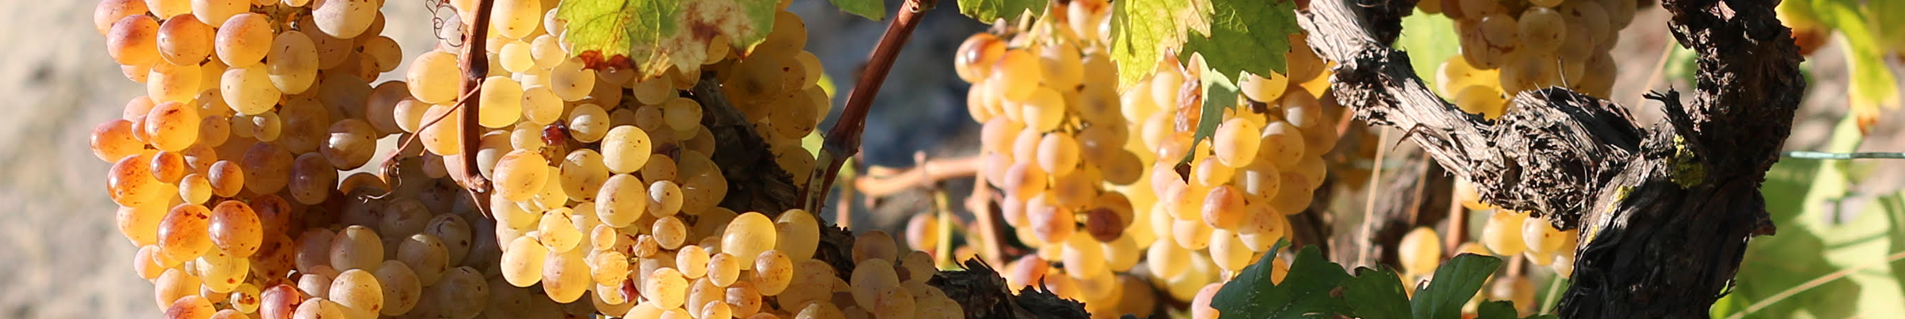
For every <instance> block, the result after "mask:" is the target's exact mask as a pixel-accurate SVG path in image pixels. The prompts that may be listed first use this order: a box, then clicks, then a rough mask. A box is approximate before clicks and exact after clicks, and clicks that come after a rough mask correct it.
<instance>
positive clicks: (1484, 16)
mask: <svg viewBox="0 0 1905 319" xmlns="http://www.w3.org/2000/svg"><path fill="white" fill-rule="evenodd" d="M1416 5H1417V8H1418V9H1421V10H1422V11H1424V12H1428V13H1440V14H1442V15H1444V16H1447V17H1449V18H1450V19H1454V20H1455V27H1456V31H1457V32H1456V34H1457V37H1458V38H1460V43H1461V54H1460V55H1459V56H1455V57H1450V58H1449V59H1448V60H1447V61H1443V62H1442V64H1441V66H1440V67H1439V68H1438V70H1437V76H1436V78H1437V88H1436V89H1437V91H1438V92H1439V93H1441V94H1442V96H1445V97H1449V98H1450V99H1451V100H1453V101H1455V105H1456V106H1457V107H1459V108H1461V109H1462V110H1463V111H1466V112H1469V113H1477V114H1482V115H1483V116H1484V117H1487V118H1495V117H1498V116H1501V114H1502V113H1504V112H1505V109H1506V107H1507V104H1508V100H1511V99H1512V98H1513V97H1514V95H1515V94H1517V93H1520V92H1521V91H1527V90H1533V89H1539V88H1546V87H1564V88H1568V89H1573V90H1575V91H1578V92H1581V93H1584V94H1587V95H1591V96H1597V97H1603V98H1605V97H1608V96H1609V95H1610V94H1612V90H1613V86H1614V77H1615V76H1616V75H1617V73H1618V72H1617V71H1618V70H1617V66H1616V65H1615V63H1614V60H1613V57H1612V56H1611V55H1610V54H1609V51H1610V50H1612V49H1613V48H1614V45H1615V44H1617V43H1619V42H1620V40H1621V37H1620V30H1621V28H1625V27H1626V26H1627V24H1628V23H1631V22H1633V20H1634V12H1635V11H1636V10H1638V8H1639V6H1640V4H1638V3H1636V1H1635V0H1512V1H1496V0H1432V1H1423V2H1420V3H1417V4H1416Z"/></svg>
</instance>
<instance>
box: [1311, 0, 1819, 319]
mask: <svg viewBox="0 0 1905 319" xmlns="http://www.w3.org/2000/svg"><path fill="white" fill-rule="evenodd" d="M1661 4H1662V6H1663V7H1665V8H1666V9H1667V10H1668V11H1669V12H1671V13H1672V14H1673V20H1672V22H1671V25H1670V27H1671V29H1672V31H1673V34H1674V36H1675V37H1676V38H1677V39H1678V40H1679V42H1680V43H1681V44H1682V45H1686V46H1689V47H1691V48H1693V50H1694V51H1695V52H1696V53H1698V54H1699V73H1698V76H1697V80H1698V85H1697V87H1696V92H1695V94H1696V95H1695V96H1694V99H1693V103H1692V105H1690V106H1682V105H1681V104H1680V102H1679V98H1678V93H1675V92H1667V93H1664V94H1652V95H1649V98H1650V99H1652V100H1655V101H1658V102H1660V103H1661V104H1662V107H1663V108H1664V109H1665V110H1666V113H1667V115H1668V116H1667V120H1666V122H1664V123H1658V124H1654V125H1651V126H1642V125H1640V124H1638V123H1635V122H1634V120H1633V118H1632V117H1631V116H1629V115H1628V114H1627V111H1626V109H1624V108H1623V107H1621V106H1620V105H1616V104H1614V103H1613V102H1609V101H1606V100H1601V99H1597V98H1593V97H1589V96H1586V95H1581V94H1578V93H1575V92H1572V91H1568V90H1564V89H1557V88H1550V89H1542V90H1537V91H1529V92H1523V93H1521V94H1520V95H1518V96H1516V97H1515V100H1514V104H1515V107H1514V110H1512V111H1511V112H1509V113H1508V114H1506V115H1505V116H1503V117H1502V118H1500V119H1497V120H1485V119H1482V118H1481V117H1480V116H1478V115H1470V114H1466V113H1463V112H1462V111H1460V110H1458V109H1456V108H1455V107H1453V106H1450V105H1448V104H1446V103H1444V102H1443V101H1442V100H1441V99H1440V98H1438V97H1436V95H1435V94H1434V93H1433V92H1431V91H1430V90H1429V89H1428V87H1427V86H1425V85H1424V83H1423V81H1422V80H1421V79H1419V78H1418V77H1417V76H1416V75H1415V71H1414V70H1413V69H1412V68H1411V67H1410V65H1409V60H1408V59H1409V57H1408V55H1407V54H1405V53H1403V52H1401V51H1397V50H1394V49H1392V48H1390V47H1389V44H1390V43H1393V42H1394V41H1395V39H1396V37H1397V36H1398V35H1399V34H1400V33H1401V17H1402V16H1404V15H1407V14H1409V13H1410V11H1411V10H1412V9H1413V8H1414V1H1410V0H1322V1H1315V2H1312V3H1311V7H1310V11H1311V12H1309V14H1308V15H1307V16H1306V17H1305V18H1303V19H1302V21H1301V24H1302V25H1303V27H1304V28H1305V29H1307V30H1309V31H1310V32H1311V33H1310V41H1309V42H1310V44H1311V45H1312V46H1313V47H1315V48H1317V49H1318V51H1320V53H1321V55H1322V56H1324V57H1326V58H1328V59H1329V60H1331V61H1336V62H1337V63H1339V64H1338V66H1337V68H1336V73H1335V75H1334V78H1333V79H1331V83H1332V84H1331V88H1332V89H1333V90H1334V91H1335V94H1336V97H1337V99H1338V101H1339V102H1340V103H1342V104H1343V105H1345V106H1348V107H1350V108H1352V109H1354V110H1355V112H1356V116H1358V117H1359V118H1361V119H1363V120H1365V121H1368V122H1370V123H1373V124H1381V125H1389V126H1394V127H1396V128H1399V129H1402V130H1404V131H1407V132H1408V134H1409V135H1408V139H1409V140H1410V141H1413V142H1415V143H1416V144H1418V145H1421V146H1422V147H1423V149H1424V150H1425V151H1426V152H1428V153H1429V154H1430V155H1431V156H1432V157H1434V158H1435V159H1436V160H1437V161H1438V162H1440V163H1441V164H1442V165H1443V166H1444V167H1447V168H1448V169H1449V171H1451V172H1453V173H1455V174H1457V175H1460V176H1464V177H1466V178H1469V179H1471V180H1474V181H1476V184H1477V185H1479V186H1480V187H1482V189H1480V193H1481V194H1482V198H1483V200H1485V201H1487V202H1489V203H1491V204H1494V205H1497V206H1501V207H1505V208H1508V209H1516V210H1529V211H1534V212H1536V214H1538V215H1544V216H1549V220H1550V221H1552V222H1553V223H1554V224H1555V225H1556V226H1559V227H1562V228H1563V229H1574V228H1579V229H1581V230H1582V231H1581V244H1580V246H1578V247H1575V257H1576V261H1575V272H1574V279H1575V282H1574V285H1573V286H1572V287H1570V288H1569V289H1568V291H1567V293H1566V294H1565V295H1564V296H1563V297H1562V299H1561V305H1560V308H1559V310H1560V314H1561V316H1562V317H1564V318H1689V317H1692V318H1704V317H1707V316H1708V314H1707V313H1708V308H1710V307H1711V305H1712V304H1713V302H1714V301H1715V300H1717V299H1718V298H1719V296H1720V295H1722V294H1723V292H1724V291H1725V290H1726V288H1727V287H1728V286H1729V285H1730V284H1731V282H1732V278H1733V275H1734V274H1735V273H1736V272H1737V270H1738V268H1739V263H1740V259H1741V257H1742V255H1743V254H1744V253H1745V251H1746V243H1747V240H1748V239H1749V238H1751V237H1752V236H1755V235H1768V234H1772V233H1773V226H1772V224H1771V222H1770V221H1769V220H1768V219H1767V215H1766V211H1765V201H1764V199H1763V198H1762V197H1761V195H1760V193H1759V185H1760V182H1761V181H1763V180H1764V177H1765V172H1766V169H1767V168H1768V167H1770V166H1771V165H1772V163H1773V162H1774V161H1776V160H1778V158H1777V156H1778V150H1779V146H1780V144H1781V143H1783V141H1785V139H1786V136H1787V134H1788V133H1789V131H1790V127H1791V124H1792V118H1793V111H1794V110H1795V109H1797V108H1798V104H1799V100H1800V96H1801V94H1802V93H1803V92H1804V91H1805V85H1806V84H1805V82H1804V79H1803V78H1801V77H1800V74H1799V69H1798V66H1799V62H1800V57H1799V54H1798V49H1797V47H1796V46H1794V44H1793V41H1792V40H1791V35H1790V34H1791V30H1788V29H1786V28H1785V27H1783V26H1781V25H1780V24H1779V21H1778V20H1777V19H1776V18H1775V17H1774V13H1773V7H1774V5H1776V4H1777V2H1776V1H1751V0H1731V1H1721V0H1665V1H1662V3H1661Z"/></svg>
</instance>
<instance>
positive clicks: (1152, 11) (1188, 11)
mask: <svg viewBox="0 0 1905 319" xmlns="http://www.w3.org/2000/svg"><path fill="white" fill-rule="evenodd" d="M965 1H976V0H965ZM965 1H961V4H960V5H961V6H962V7H963V6H964V5H965V4H964V2H965ZM1208 1H1212V0H1189V1H1187V0H1120V1H1113V2H1112V3H1111V5H1112V9H1111V61H1112V62H1113V63H1115V64H1117V66H1118V88H1119V90H1120V91H1123V90H1125V89H1128V88H1130V87H1131V85H1132V84H1137V83H1138V80H1140V79H1144V77H1146V76H1150V75H1151V73H1152V72H1153V67H1154V66H1156V65H1157V62H1158V59H1159V57H1161V56H1163V54H1165V53H1166V52H1170V51H1175V50H1177V49H1180V47H1181V46H1183V44H1184V41H1185V37H1186V33H1187V32H1188V31H1189V30H1203V32H1204V33H1206V34H1208V33H1210V31H1209V30H1210V21H1209V20H1208V18H1209V17H1210V2H1208ZM1216 1H1257V0H1216ZM1219 40H1225V39H1219ZM1286 45H1287V44H1286Z"/></svg>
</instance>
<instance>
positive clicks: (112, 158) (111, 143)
mask: <svg viewBox="0 0 1905 319" xmlns="http://www.w3.org/2000/svg"><path fill="white" fill-rule="evenodd" d="M132 123H133V122H132V121H127V120H123V119H113V120H107V121H106V122H104V123H99V126H97V127H94V128H93V135H92V138H91V143H92V150H93V155H94V156H97V157H99V159H100V160H105V161H107V162H117V161H119V160H120V159H122V158H126V157H127V156H132V155H135V154H138V153H139V152H140V151H143V150H144V149H145V143H144V142H140V141H139V140H138V139H136V138H133V131H134V130H142V129H143V128H135V127H133V125H132Z"/></svg>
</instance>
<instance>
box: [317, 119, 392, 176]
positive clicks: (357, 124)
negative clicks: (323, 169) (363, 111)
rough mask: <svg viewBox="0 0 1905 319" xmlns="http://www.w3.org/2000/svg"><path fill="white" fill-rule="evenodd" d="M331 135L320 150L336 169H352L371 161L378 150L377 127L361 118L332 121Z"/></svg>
mask: <svg viewBox="0 0 1905 319" xmlns="http://www.w3.org/2000/svg"><path fill="white" fill-rule="evenodd" d="M329 131H330V133H329V137H328V138H326V139H325V141H324V144H323V146H322V147H320V148H319V149H318V151H319V152H320V153H321V154H322V155H324V159H325V160H326V161H328V162H330V163H331V167H333V168H336V169H352V168H357V167H360V166H364V163H368V162H370V157H371V156H372V155H375V153H376V152H377V138H378V134H377V133H376V129H375V128H372V127H371V125H370V123H366V122H364V121H363V120H359V119H344V120H341V121H337V122H336V123H332V124H331V127H330V129H329Z"/></svg>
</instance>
